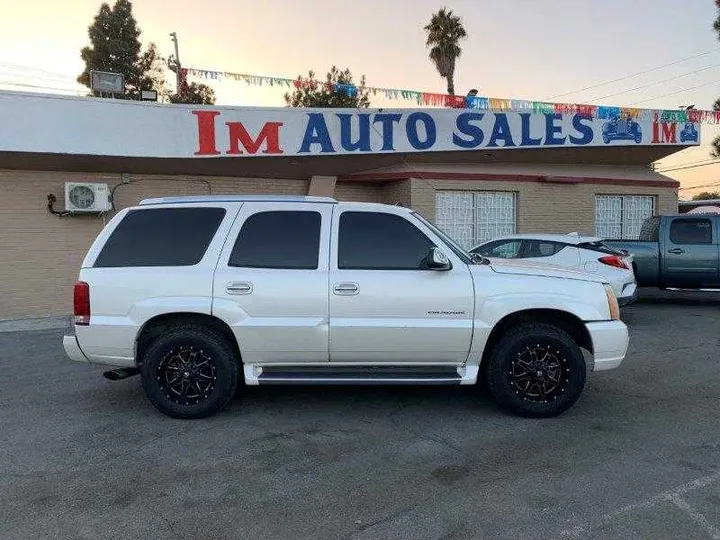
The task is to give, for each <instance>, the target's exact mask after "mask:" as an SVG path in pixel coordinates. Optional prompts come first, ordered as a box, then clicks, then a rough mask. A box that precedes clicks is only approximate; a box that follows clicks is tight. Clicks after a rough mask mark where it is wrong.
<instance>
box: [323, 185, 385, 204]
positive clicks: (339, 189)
mask: <svg viewBox="0 0 720 540" xmlns="http://www.w3.org/2000/svg"><path fill="white" fill-rule="evenodd" d="M382 197H383V186H382V184H380V183H379V182H353V181H345V182H343V181H338V182H337V184H335V198H336V199H337V200H339V201H351V202H376V203H379V202H383V198H382Z"/></svg>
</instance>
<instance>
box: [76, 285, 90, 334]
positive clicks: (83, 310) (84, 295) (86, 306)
mask: <svg viewBox="0 0 720 540" xmlns="http://www.w3.org/2000/svg"><path fill="white" fill-rule="evenodd" d="M73 312H74V314H75V324H79V325H82V326H87V325H88V324H90V285H88V284H87V283H85V282H84V281H78V282H77V283H75V288H74V289H73Z"/></svg>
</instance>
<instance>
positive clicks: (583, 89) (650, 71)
mask: <svg viewBox="0 0 720 540" xmlns="http://www.w3.org/2000/svg"><path fill="white" fill-rule="evenodd" d="M718 50H720V49H712V50H709V51H705V52H701V53H698V54H694V55H692V56H688V57H686V58H682V59H680V60H675V61H674V62H669V63H667V64H662V65H661V66H655V67H653V68H650V69H646V70H645V71H638V72H637V73H631V74H630V75H624V76H622V77H618V78H617V79H610V80H608V81H603V82H600V83H597V84H593V85H590V86H586V87H584V88H578V89H577V90H571V91H569V92H563V93H562V94H556V95H554V96H550V97H548V98H545V99H544V100H543V101H548V100H551V99H556V98H559V97H563V96H569V95H570V94H577V93H579V92H584V91H586V90H593V89H594V88H600V87H601V86H606V85H608V84H612V83H616V82H620V81H625V80H627V79H632V78H634V77H639V76H640V75H645V74H646V73H652V72H653V71H657V70H659V69H663V68H666V67H670V66H675V65H677V64H682V63H683V62H687V61H688V60H692V59H694V58H700V57H701V56H707V55H708V54H711V53H714V52H717V51H718Z"/></svg>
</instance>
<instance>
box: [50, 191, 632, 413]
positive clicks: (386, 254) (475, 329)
mask: <svg viewBox="0 0 720 540" xmlns="http://www.w3.org/2000/svg"><path fill="white" fill-rule="evenodd" d="M79 279H80V281H78V283H77V284H76V285H75V292H74V303H75V335H70V336H65V338H64V340H63V344H64V347H65V350H66V352H67V354H68V356H69V357H70V358H71V359H73V360H77V361H82V362H93V363H99V364H107V365H110V366H115V367H117V368H119V369H115V370H113V371H108V372H106V374H105V375H106V376H107V377H108V378H111V379H119V378H124V377H127V376H130V375H134V374H137V373H140V375H141V378H142V385H143V388H144V389H145V392H146V394H147V397H148V398H149V399H150V401H151V402H152V403H153V404H154V405H155V407H157V408H158V409H159V410H160V411H162V412H163V413H165V414H168V415H170V416H173V417H181V418H199V417H204V416H208V415H210V414H213V413H215V412H216V411H218V410H220V409H222V408H223V407H225V406H226V405H227V404H228V403H229V402H230V400H231V398H232V397H233V395H234V394H235V393H236V390H237V386H238V384H247V385H258V384H285V385H287V384H433V385H437V384H474V383H475V382H476V381H477V380H478V376H479V375H480V376H481V377H482V378H483V379H484V380H485V382H486V384H487V386H488V388H489V389H490V391H491V393H492V394H493V396H494V397H495V398H496V400H497V401H498V402H499V403H500V404H501V405H502V406H504V407H506V408H508V409H510V410H512V411H514V412H515V413H517V414H520V415H523V416H533V417H545V416H552V415H556V414H559V413H561V412H562V411H564V410H566V409H567V408H568V407H570V406H571V405H572V404H573V403H574V402H575V401H576V400H577V399H578V397H579V396H580V394H581V392H582V390H583V387H584V385H585V377H586V364H585V359H584V356H583V353H582V349H585V350H587V351H589V352H590V353H591V354H592V355H593V362H592V368H593V369H595V370H604V369H612V368H615V367H617V366H618V365H620V363H621V362H622V360H623V358H624V357H625V354H626V351H627V346H628V332H627V328H626V327H625V325H624V324H623V323H622V322H621V321H620V320H619V309H618V304H617V300H616V298H615V295H614V293H613V290H612V288H611V287H610V286H609V285H608V283H607V282H605V281H604V280H603V278H601V277H599V276H592V275H590V274H585V273H581V272H573V271H570V270H564V269H560V268H552V267H536V266H533V265H532V264H523V263H519V262H515V261H496V262H493V263H492V264H490V263H489V262H488V261H487V260H486V259H483V258H482V257H479V256H477V255H471V254H469V253H467V252H465V251H464V250H463V249H462V248H460V247H459V246H458V245H457V244H456V243H455V242H454V241H452V240H451V239H450V238H448V237H447V236H446V235H445V234H444V233H443V232H441V231H440V230H438V229H437V228H436V227H435V226H433V225H432V224H431V223H429V222H428V221H427V220H425V219H423V218H422V217H421V216H420V215H418V214H417V213H415V212H413V211H412V210H409V209H407V208H402V207H399V206H386V205H380V204H367V203H344V202H343V203H340V202H337V201H335V200H333V199H327V198H317V197H315V198H313V197H270V196H267V197H264V196H254V197H253V196H216V197H212V196H209V197H178V198H159V199H149V200H145V201H143V202H141V203H140V205H139V206H138V207H135V208H129V209H125V210H123V211H121V212H119V213H118V214H117V215H116V216H115V217H114V218H113V219H112V220H111V221H110V223H108V225H107V226H106V227H105V229H104V230H103V231H102V232H101V233H100V235H99V236H98V238H97V239H96V241H95V242H94V243H93V245H92V247H91V248H90V251H89V252H88V254H87V256H86V257H85V260H84V261H83V264H82V269H81V270H80V278H79Z"/></svg>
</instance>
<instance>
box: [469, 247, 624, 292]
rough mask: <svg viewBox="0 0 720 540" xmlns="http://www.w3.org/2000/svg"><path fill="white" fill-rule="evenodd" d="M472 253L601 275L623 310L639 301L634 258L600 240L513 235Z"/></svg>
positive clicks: (476, 249)
mask: <svg viewBox="0 0 720 540" xmlns="http://www.w3.org/2000/svg"><path fill="white" fill-rule="evenodd" d="M470 252H471V253H478V254H479V255H482V256H483V257H489V258H491V259H492V258H502V259H524V260H526V261H528V262H534V263H541V264H553V265H557V266H562V267H564V268H570V269H572V270H579V271H584V272H590V273H592V274H599V275H601V276H603V277H604V278H606V279H607V280H608V282H609V283H610V285H612V288H613V290H614V291H615V296H617V299H618V302H619V303H620V305H621V306H626V305H629V304H632V303H633V302H635V301H636V300H637V283H636V281H635V272H634V269H633V257H632V255H630V254H629V253H627V252H623V251H619V250H617V249H614V248H611V247H609V246H606V245H604V244H603V243H602V240H600V239H599V238H595V237H592V236H580V235H578V234H575V233H571V234H513V235H508V236H503V237H501V238H495V239H493V240H490V241H488V242H485V243H483V244H480V245H479V246H476V247H474V248H472V249H471V250H470Z"/></svg>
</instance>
